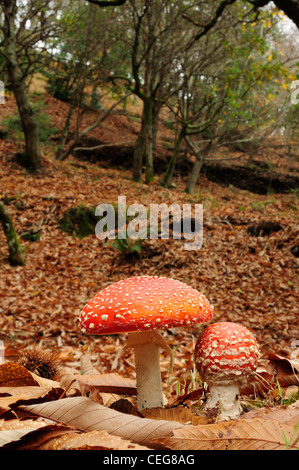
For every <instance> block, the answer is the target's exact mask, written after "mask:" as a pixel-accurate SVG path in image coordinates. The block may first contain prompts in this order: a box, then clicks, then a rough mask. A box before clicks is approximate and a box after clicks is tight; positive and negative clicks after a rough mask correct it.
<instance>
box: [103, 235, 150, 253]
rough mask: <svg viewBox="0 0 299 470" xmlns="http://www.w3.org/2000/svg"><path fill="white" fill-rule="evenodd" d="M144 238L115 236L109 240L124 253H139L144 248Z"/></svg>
mask: <svg viewBox="0 0 299 470" xmlns="http://www.w3.org/2000/svg"><path fill="white" fill-rule="evenodd" d="M143 242H144V239H142V238H138V239H137V240H131V239H129V238H126V239H124V240H122V239H120V238H115V239H114V240H111V241H110V242H109V245H111V246H113V248H115V249H116V250H119V251H120V252H121V253H123V254H130V253H131V254H133V253H135V254H139V253H140V252H141V249H142V244H143Z"/></svg>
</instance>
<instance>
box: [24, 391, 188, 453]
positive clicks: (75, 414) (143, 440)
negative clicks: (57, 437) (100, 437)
mask: <svg viewBox="0 0 299 470" xmlns="http://www.w3.org/2000/svg"><path fill="white" fill-rule="evenodd" d="M20 409H21V410H24V411H26V412H27V413H30V414H34V415H37V416H41V417H43V418H48V419H51V420H53V421H56V422H60V423H63V424H66V425H69V426H74V427H76V428H77V429H79V430H81V431H85V432H88V431H94V430H96V431H103V430H104V431H107V432H108V433H109V434H113V435H115V436H119V437H122V438H124V439H127V440H131V441H133V442H135V443H138V444H141V445H145V446H149V447H152V444H151V443H152V440H153V439H155V438H158V437H161V436H168V435H171V433H172V431H173V430H174V429H176V428H178V427H181V426H182V425H181V424H180V423H176V422H174V421H166V420H151V419H147V418H139V417H137V416H131V415H126V414H124V413H119V412H118V411H115V410H112V409H110V408H106V407H105V406H102V405H100V404H98V403H96V402H94V401H93V400H90V399H89V398H86V397H68V398H63V399H61V400H58V401H52V402H47V403H41V404H34V405H27V406H20Z"/></svg>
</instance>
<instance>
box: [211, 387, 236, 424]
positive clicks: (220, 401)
mask: <svg viewBox="0 0 299 470" xmlns="http://www.w3.org/2000/svg"><path fill="white" fill-rule="evenodd" d="M216 407H218V409H219V415H218V417H217V421H226V420H229V419H234V418H236V417H237V416H240V414H241V413H242V407H241V403H240V392H239V384H238V383H236V382H233V383H232V382H230V383H226V384H223V383H222V384H221V385H220V384H209V393H208V397H207V401H206V403H205V405H204V409H206V410H207V409H211V408H216Z"/></svg>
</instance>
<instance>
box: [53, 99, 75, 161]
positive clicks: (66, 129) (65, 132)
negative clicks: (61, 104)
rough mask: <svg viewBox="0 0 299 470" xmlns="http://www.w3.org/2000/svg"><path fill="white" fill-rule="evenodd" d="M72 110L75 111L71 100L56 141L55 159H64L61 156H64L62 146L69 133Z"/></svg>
mask: <svg viewBox="0 0 299 470" xmlns="http://www.w3.org/2000/svg"><path fill="white" fill-rule="evenodd" d="M74 112H75V104H74V103H73V102H71V104H70V107H69V112H68V115H67V118H66V121H65V123H64V128H63V131H62V133H61V136H60V139H59V143H58V148H57V152H56V159H57V160H63V159H64V158H63V156H64V147H65V144H66V141H67V138H68V135H69V129H70V125H71V121H72V118H73V115H74Z"/></svg>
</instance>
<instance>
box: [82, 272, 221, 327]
mask: <svg viewBox="0 0 299 470" xmlns="http://www.w3.org/2000/svg"><path fill="white" fill-rule="evenodd" d="M212 316H213V307H212V306H211V305H210V304H209V302H208V300H207V299H206V297H205V296H204V295H202V294H201V293H200V292H198V291H197V290H196V289H193V288H192V287H190V286H188V285H187V284H185V283H183V282H180V281H178V280H175V279H169V278H166V277H159V276H140V277H133V278H128V279H124V280H121V281H118V282H115V283H114V284H111V285H110V286H108V287H106V288H105V289H103V290H102V291H101V292H99V293H98V294H97V295H96V296H95V297H94V298H93V299H92V300H91V301H90V302H89V303H88V304H87V305H85V307H84V309H83V311H82V312H81V317H80V326H81V328H82V330H83V332H85V333H90V334H94V335H96V334H98V335H99V334H107V333H108V334H112V333H120V332H130V331H138V330H150V329H161V328H172V327H175V326H186V325H191V324H195V323H202V322H207V321H210V320H211V318H212Z"/></svg>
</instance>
